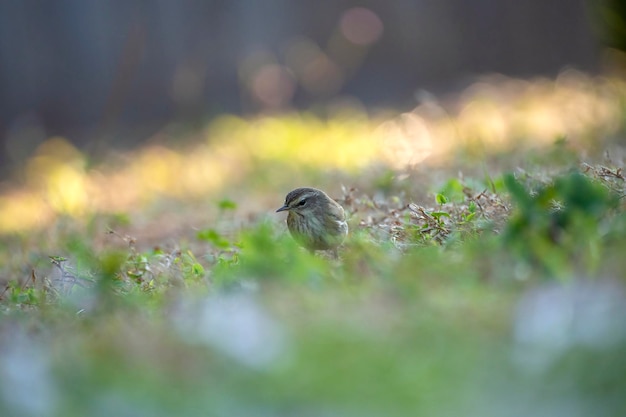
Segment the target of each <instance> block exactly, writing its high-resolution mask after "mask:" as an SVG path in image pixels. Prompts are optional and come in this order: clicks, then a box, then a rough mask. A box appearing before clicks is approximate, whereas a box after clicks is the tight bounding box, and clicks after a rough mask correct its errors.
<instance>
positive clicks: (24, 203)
mask: <svg viewBox="0 0 626 417" xmlns="http://www.w3.org/2000/svg"><path fill="white" fill-rule="evenodd" d="M52 219H54V212H53V211H52V210H51V208H50V207H49V206H48V205H47V204H46V203H45V201H43V197H42V196H41V194H39V193H36V192H29V191H12V192H9V193H6V194H4V195H2V196H0V232H4V233H7V232H11V233H13V232H21V231H25V230H32V229H35V228H38V227H42V226H44V225H46V224H47V223H49V222H50V221H51V220H52Z"/></svg>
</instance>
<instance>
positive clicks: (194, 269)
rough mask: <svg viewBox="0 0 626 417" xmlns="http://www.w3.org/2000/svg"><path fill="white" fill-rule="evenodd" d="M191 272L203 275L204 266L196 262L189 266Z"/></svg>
mask: <svg viewBox="0 0 626 417" xmlns="http://www.w3.org/2000/svg"><path fill="white" fill-rule="evenodd" d="M191 272H193V273H194V274H196V275H204V267H203V266H202V265H200V264H199V263H197V262H196V263H194V264H193V265H192V266H191Z"/></svg>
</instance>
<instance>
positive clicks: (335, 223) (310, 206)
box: [276, 187, 348, 258]
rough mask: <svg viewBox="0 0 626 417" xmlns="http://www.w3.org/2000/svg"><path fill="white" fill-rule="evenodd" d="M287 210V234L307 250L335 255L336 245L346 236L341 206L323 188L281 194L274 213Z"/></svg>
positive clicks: (300, 189)
mask: <svg viewBox="0 0 626 417" xmlns="http://www.w3.org/2000/svg"><path fill="white" fill-rule="evenodd" d="M281 211H288V212H289V214H288V215H287V227H288V228H289V233H291V236H292V237H293V238H294V239H295V241H296V242H298V243H299V244H300V245H301V246H303V247H304V248H305V249H307V250H308V251H309V252H311V253H315V251H317V250H324V251H326V250H330V251H332V253H333V255H334V256H335V258H337V248H338V247H339V245H341V244H342V243H343V241H344V240H345V238H346V236H347V235H348V223H347V222H346V213H345V211H344V210H343V207H341V205H340V204H339V203H337V202H336V201H335V200H333V199H332V198H330V197H329V196H328V195H327V194H326V193H325V192H324V191H322V190H318V189H316V188H309V187H303V188H296V189H295V190H292V191H290V192H289V193H288V194H287V196H286V197H285V204H284V205H283V206H282V207H280V208H279V209H278V210H276V213H279V212H281Z"/></svg>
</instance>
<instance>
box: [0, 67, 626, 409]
mask: <svg viewBox="0 0 626 417" xmlns="http://www.w3.org/2000/svg"><path fill="white" fill-rule="evenodd" d="M481 85H483V84H481ZM609 86H614V87H615V86H616V88H614V89H609V88H608V87H609ZM479 87H480V85H478V86H475V87H473V89H470V90H468V91H467V92H465V94H464V95H463V96H461V99H459V100H458V101H456V102H455V105H456V106H458V107H459V109H460V110H459V111H457V112H456V113H455V112H454V110H453V109H452V108H451V109H446V111H445V112H443V107H442V106H441V107H439V108H438V109H436V110H437V111H436V112H433V106H434V105H435V103H427V104H425V105H424V106H425V107H424V106H422V107H420V108H418V109H417V110H416V111H415V112H413V113H412V114H408V115H403V116H399V117H398V118H395V119H393V120H392V121H388V120H387V121H384V122H382V124H381V121H380V120H379V119H378V118H377V117H370V116H366V115H364V114H361V113H358V114H355V113H354V112H352V113H349V117H348V116H346V114H343V115H340V116H338V117H337V119H333V120H322V119H320V118H317V117H315V116H312V115H310V114H291V115H284V116H276V117H266V118H259V119H254V120H244V119H238V118H234V117H228V118H223V119H220V120H217V121H215V122H214V123H213V124H211V125H210V126H209V127H208V128H207V131H206V132H205V134H206V137H203V138H201V139H199V140H197V141H196V142H194V141H192V140H188V141H186V142H187V143H188V144H189V143H192V145H187V146H191V147H187V148H185V149H177V148H176V147H175V146H173V145H171V146H170V145H167V143H161V144H158V145H151V146H149V147H146V148H143V149H139V150H137V151H135V152H134V153H132V154H125V155H113V156H108V157H106V158H105V159H104V162H102V163H96V162H94V161H88V160H87V158H86V157H85V156H84V155H82V154H81V153H80V152H78V151H77V150H75V149H73V148H71V147H70V145H68V144H67V142H66V141H64V140H62V139H58V138H57V139H53V140H52V141H50V142H48V143H47V144H45V145H44V146H42V147H41V148H40V149H39V150H38V152H37V153H36V154H35V155H34V156H33V157H32V159H31V160H30V161H29V162H28V163H27V164H26V166H25V170H24V172H23V173H21V174H18V178H21V180H20V181H15V182H13V183H12V184H9V185H8V186H5V187H4V188H3V189H4V190H5V191H4V193H3V195H2V196H0V213H2V220H0V228H1V230H2V236H1V238H0V248H1V250H0V265H1V266H0V282H1V283H2V287H1V288H0V336H1V337H0V352H1V354H0V413H1V414H2V415H15V416H29V415H37V416H46V415H50V416H57V415H58V416H73V415H76V416H79V415H80V416H82V415H94V416H99V415H102V416H104V415H129V416H130V415H154V416H161V415H163V416H166V415H167V416H169V415H180V416H195V415H216V416H220V415H224V416H232V415H244V416H245V415H254V416H259V415H261V416H262V415H268V416H269V415H271V416H276V415H303V416H326V415H341V416H352V415H354V416H357V415H358V416H378V415H385V416H405V415H433V416H448V415H450V416H452V415H455V416H456V415H469V416H472V415H476V416H485V415H487V416H489V415H493V416H496V415H498V416H499V415H510V416H517V415H519V416H522V415H524V416H525V415H535V414H542V415H561V414H567V415H574V416H577V415H580V416H583V415H590V414H593V415H599V416H604V415H606V416H613V415H621V414H623V413H624V412H625V411H626V401H624V400H623V395H622V393H623V392H624V389H625V388H626V380H625V378H624V375H626V372H624V371H626V355H624V353H623V352H624V347H625V346H626V327H624V323H626V320H625V319H626V292H625V287H624V285H625V283H624V278H623V270H624V266H625V265H624V260H623V253H624V249H626V239H625V238H624V236H626V233H625V232H626V215H625V213H624V198H623V197H624V181H625V179H624V176H623V175H622V169H623V162H624V161H623V155H624V153H623V143H622V140H621V139H620V138H621V137H622V136H623V120H622V119H621V116H620V115H623V108H622V107H620V106H621V104H620V103H622V102H623V101H620V98H623V96H622V94H623V91H624V89H623V87H622V86H621V84H619V83H618V82H617V81H614V80H598V79H588V78H585V77H583V76H581V75H579V74H578V75H577V74H571V73H567V74H564V75H562V76H561V77H560V78H559V79H557V81H555V82H553V83H552V84H549V83H548V82H547V81H546V80H538V81H535V82H533V83H531V82H524V83H522V82H520V81H515V80H509V81H503V80H499V81H496V82H493V83H491V84H489V88H486V89H480V88H479ZM483 87H484V85H483ZM472 92H473V93H472ZM472 94H474V95H473V96H472ZM470 97H473V99H470ZM577 100H578V101H577ZM564 102H566V103H568V105H569V106H570V107H571V108H570V110H571V109H572V108H573V109H574V110H576V111H575V112H573V114H574V116H573V117H574V119H575V120H574V119H572V120H568V119H567V113H566V112H565V113H564V112H562V108H561V106H562V105H563V103H564ZM437 105H438V104H437ZM537 106H539V107H537ZM585 106H590V108H591V107H592V108H593V109H594V110H593V111H594V112H595V113H594V114H595V117H588V116H587V115H586V113H585V112H584V109H586V108H587V107H585ZM544 110H545V111H546V114H547V115H548V116H547V117H544V116H545V115H544V114H543V113H542V112H543V111H544ZM429 112H430V113H429ZM581 114H582V115H583V116H584V117H583V116H581ZM540 116H541V117H540ZM494 118H495V120H496V121H497V122H498V123H495V122H494ZM484 121H490V122H489V123H482V122H484ZM570 121H571V123H565V122H570ZM574 122H576V123H574ZM564 126H565V127H564ZM451 128H453V130H454V131H455V132H456V133H454V135H453V138H454V139H455V140H456V141H455V140H453V139H452V138H451V137H449V136H447V135H448V134H449V133H450V132H451V130H450V129H451ZM544 136H545V137H544ZM520 137H524V138H525V140H524V142H523V143H520V141H519V140H518V139H519V138H520ZM437 138H439V139H441V140H435V139H437ZM507 138H509V140H507ZM533 138H535V139H536V140H533ZM549 138H550V139H551V140H549ZM437 143H438V144H439V145H438V146H434V144H437ZM426 145H428V146H426ZM425 146H426V147H425ZM59 148H61V150H62V151H63V152H61V151H60V150H59ZM66 151H67V152H66ZM605 151H606V152H605ZM68 152H69V155H70V156H71V157H69V158H67V157H63V155H68ZM424 152H427V155H426V156H425V157H424V155H425V154H424ZM420 158H422V159H421V160H418V159H420ZM424 158H425V159H424ZM420 161H421V162H420ZM407 163H409V164H413V165H410V166H407V165H406V164H407ZM301 185H315V186H318V187H320V188H324V189H325V190H328V191H329V193H330V194H331V195H332V196H333V197H335V198H336V199H337V201H338V202H340V203H341V204H342V205H343V207H344V208H345V209H346V211H347V213H348V215H349V224H350V230H351V233H350V236H349V239H348V241H347V242H346V243H345V245H344V247H343V248H342V251H341V257H340V259H339V260H335V259H332V258H331V257H329V256H326V255H325V254H318V255H316V256H311V255H310V254H309V253H308V252H306V251H304V250H302V249H301V248H299V247H298V246H297V245H296V243H295V242H294V241H293V240H292V239H291V238H290V237H289V235H288V234H287V233H286V229H285V225H284V222H283V220H284V219H282V218H281V216H280V215H279V214H275V213H273V211H274V210H275V209H276V208H278V207H279V206H280V205H281V204H282V200H283V198H284V195H285V194H286V192H287V191H289V190H290V189H291V188H295V187H296V186H301Z"/></svg>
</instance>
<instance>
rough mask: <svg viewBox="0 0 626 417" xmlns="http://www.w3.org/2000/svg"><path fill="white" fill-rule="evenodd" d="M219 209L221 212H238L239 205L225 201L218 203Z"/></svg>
mask: <svg viewBox="0 0 626 417" xmlns="http://www.w3.org/2000/svg"><path fill="white" fill-rule="evenodd" d="M217 207H218V208H219V209H220V210H222V211H228V210H236V209H237V203H235V202H234V201H232V200H228V199H224V200H220V201H219V202H218V203H217Z"/></svg>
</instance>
